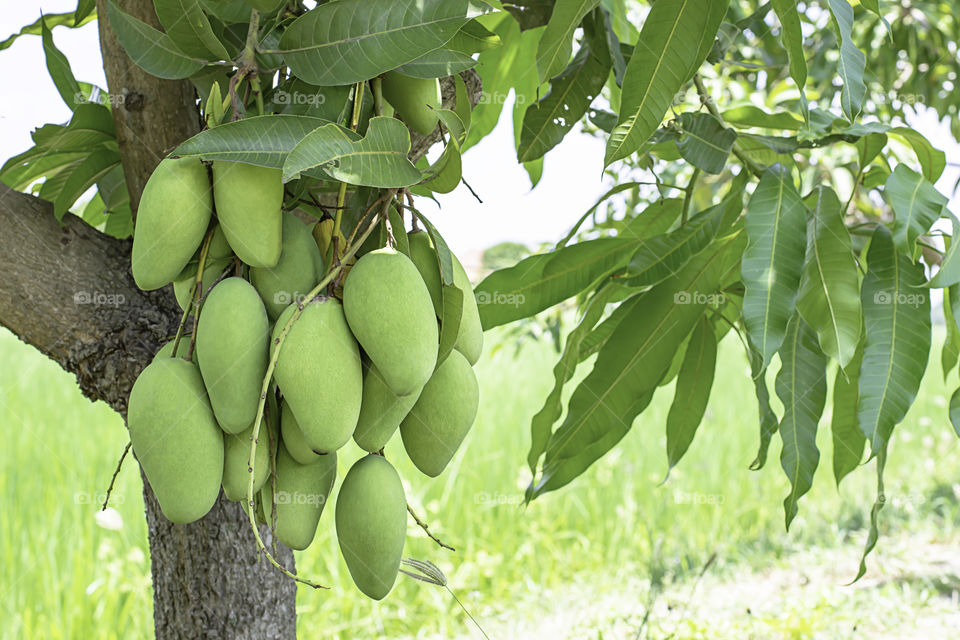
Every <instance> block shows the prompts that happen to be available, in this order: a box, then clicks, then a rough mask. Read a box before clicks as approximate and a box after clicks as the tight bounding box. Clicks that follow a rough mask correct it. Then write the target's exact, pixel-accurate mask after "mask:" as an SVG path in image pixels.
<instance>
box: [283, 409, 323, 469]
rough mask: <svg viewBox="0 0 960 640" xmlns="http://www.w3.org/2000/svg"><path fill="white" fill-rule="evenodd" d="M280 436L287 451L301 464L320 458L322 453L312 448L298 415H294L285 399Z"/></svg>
mask: <svg viewBox="0 0 960 640" xmlns="http://www.w3.org/2000/svg"><path fill="white" fill-rule="evenodd" d="M280 437H281V439H282V440H283V446H285V447H286V448H287V453H289V454H290V457H292V458H293V459H294V460H296V461H297V462H299V463H300V464H311V463H313V462H316V461H317V460H319V459H320V457H321V456H320V454H319V453H317V452H316V451H314V450H313V449H311V448H310V445H309V444H308V443H307V439H306V438H304V437H303V431H301V430H300V425H299V423H297V417H296V416H295V415H293V410H292V409H290V405H289V404H287V401H286V400H284V401H283V405H282V409H281V413H280Z"/></svg>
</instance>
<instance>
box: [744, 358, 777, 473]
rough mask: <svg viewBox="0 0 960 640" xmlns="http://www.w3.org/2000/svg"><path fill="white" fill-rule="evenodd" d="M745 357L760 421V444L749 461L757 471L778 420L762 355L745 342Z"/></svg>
mask: <svg viewBox="0 0 960 640" xmlns="http://www.w3.org/2000/svg"><path fill="white" fill-rule="evenodd" d="M748 342H749V341H748ZM747 357H748V359H749V360H750V377H751V378H753V390H754V395H756V398H757V413H758V417H759V422H760V444H759V445H758V446H757V455H756V456H755V457H754V459H753V462H751V463H750V470H751V471H759V470H760V469H762V468H763V465H765V464H766V463H767V452H768V450H769V449H770V441H771V440H772V439H773V435H774V434H775V433H776V432H777V429H778V428H779V426H780V421H779V419H778V418H777V414H776V413H774V411H773V408H772V407H771V406H770V389H769V387H767V369H766V367H764V366H763V356H761V355H760V353H759V352H758V351H757V350H756V349H754V348H753V347H752V346H750V345H749V344H747Z"/></svg>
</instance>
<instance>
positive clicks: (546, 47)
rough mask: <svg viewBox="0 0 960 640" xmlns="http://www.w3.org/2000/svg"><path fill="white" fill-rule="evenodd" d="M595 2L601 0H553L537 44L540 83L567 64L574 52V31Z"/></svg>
mask: <svg viewBox="0 0 960 640" xmlns="http://www.w3.org/2000/svg"><path fill="white" fill-rule="evenodd" d="M598 4H600V0H556V2H555V3H554V5H553V11H552V12H551V14H550V21H549V22H547V28H546V29H544V30H543V35H541V36H540V44H539V45H538V46H537V72H538V73H539V74H540V82H541V83H544V82H546V81H547V80H549V79H550V78H552V77H554V76H555V75H557V74H558V73H560V72H561V71H562V70H563V69H564V68H565V67H566V66H567V63H568V62H569V61H570V54H571V53H572V51H573V42H572V41H573V32H574V31H576V29H577V27H578V26H580V22H581V21H582V20H583V18H584V16H586V15H587V14H588V13H590V12H591V11H592V10H593V9H594V7H596V6H597V5H598Z"/></svg>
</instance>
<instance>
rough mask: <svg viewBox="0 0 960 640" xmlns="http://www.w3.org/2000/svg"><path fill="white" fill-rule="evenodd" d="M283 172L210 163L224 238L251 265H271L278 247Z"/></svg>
mask: <svg viewBox="0 0 960 640" xmlns="http://www.w3.org/2000/svg"><path fill="white" fill-rule="evenodd" d="M282 176H283V172H282V171H280V169H270V168H267V167H258V166H256V165H252V164H245V163H241V162H228V161H226V160H218V161H216V162H214V163H213V200H214V202H215V203H216V206H217V219H219V220H220V226H221V227H222V228H223V233H224V234H225V235H226V236H227V241H229V242H230V246H231V247H232V248H233V252H234V253H236V254H237V257H239V258H240V259H241V260H243V261H244V262H246V263H247V264H248V265H250V266H251V267H272V266H274V265H276V264H277V261H278V260H279V259H280V250H281V247H282V221H281V217H280V214H281V213H282V207H283V182H282V180H281V178H282Z"/></svg>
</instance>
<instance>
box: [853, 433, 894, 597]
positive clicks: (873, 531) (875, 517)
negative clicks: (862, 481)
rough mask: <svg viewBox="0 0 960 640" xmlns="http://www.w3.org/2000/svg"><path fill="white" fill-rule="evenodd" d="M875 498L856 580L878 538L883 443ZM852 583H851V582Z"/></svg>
mask: <svg viewBox="0 0 960 640" xmlns="http://www.w3.org/2000/svg"><path fill="white" fill-rule="evenodd" d="M876 455H877V499H876V500H875V501H874V503H873V507H872V508H871V509H870V529H869V531H868V533H867V542H866V544H864V547H863V555H862V556H861V557H860V569H859V570H858V571H857V577H856V578H854V579H853V582H856V581H857V580H859V579H860V578H862V577H863V575H864V574H865V573H866V572H867V556H868V555H870V552H871V551H873V548H874V547H876V546H877V540H878V539H879V538H880V528H879V524H880V510H881V509H883V505H884V504H886V502H887V496H886V492H885V491H884V488H883V471H884V469H885V468H886V466H887V445H886V444H884V445H883V447H882V448H881V450H880V451H879V452H877V454H876ZM851 584H852V583H851Z"/></svg>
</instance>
